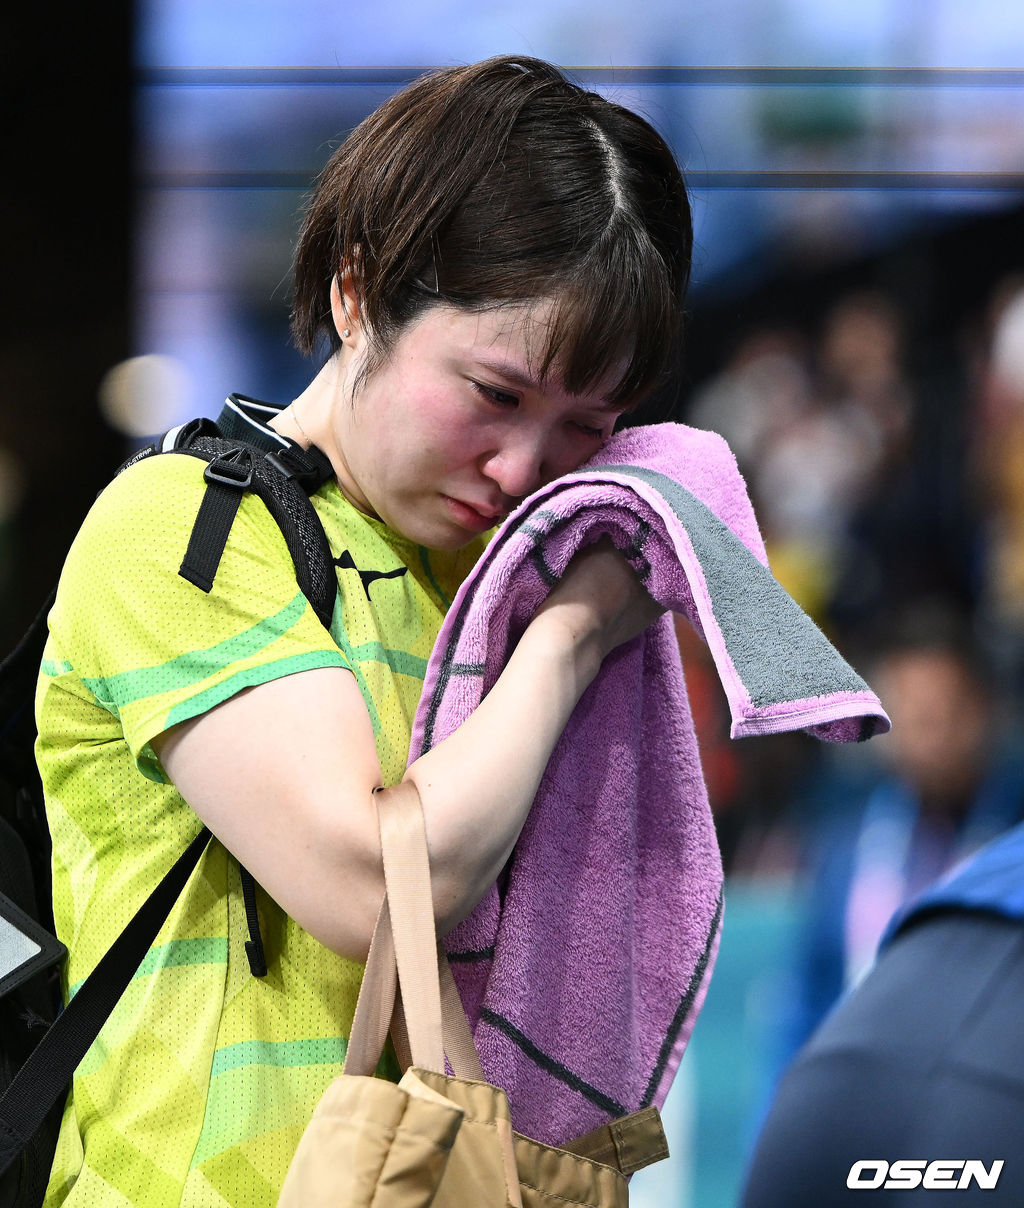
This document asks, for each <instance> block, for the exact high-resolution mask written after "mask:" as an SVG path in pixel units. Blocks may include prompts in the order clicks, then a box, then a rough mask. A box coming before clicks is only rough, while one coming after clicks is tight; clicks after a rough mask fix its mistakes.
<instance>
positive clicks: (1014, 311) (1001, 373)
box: [973, 276, 1024, 699]
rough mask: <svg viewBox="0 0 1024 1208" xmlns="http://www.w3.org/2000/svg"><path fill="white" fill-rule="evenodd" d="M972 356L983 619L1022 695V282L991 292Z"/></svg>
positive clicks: (1012, 686) (1009, 680) (1013, 685)
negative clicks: (981, 517) (980, 501)
mask: <svg viewBox="0 0 1024 1208" xmlns="http://www.w3.org/2000/svg"><path fill="white" fill-rule="evenodd" d="M985 329H986V330H985V331H984V332H983V335H982V337H981V340H980V341H979V344H980V347H978V348H976V349H975V364H974V374H973V377H974V383H973V384H974V391H975V397H976V410H977V418H978V421H979V422H978V425H977V432H976V438H975V441H976V456H975V466H974V468H975V471H976V474H977V481H978V485H979V487H980V493H981V495H982V499H983V504H984V509H985V519H984V527H983V538H984V551H985V553H984V559H983V561H982V567H981V569H982V608H981V611H982V617H983V621H984V625H985V629H986V633H987V635H988V638H989V641H990V643H991V645H992V647H993V651H994V653H995V655H996V657H997V658H998V659H999V660H1000V662H1001V663H1002V665H1003V666H1004V668H1005V672H1006V680H1007V687H1008V688H1009V689H1010V690H1011V691H1015V693H1016V695H1017V697H1018V699H1020V698H1021V689H1022V688H1024V280H1022V279H1021V278H1020V277H1019V276H1018V277H1010V278H1007V279H1005V280H1004V281H1002V282H1000V283H999V285H998V286H997V287H996V289H995V291H994V293H993V297H992V301H991V303H990V306H989V312H988V315H987V317H986V323H985Z"/></svg>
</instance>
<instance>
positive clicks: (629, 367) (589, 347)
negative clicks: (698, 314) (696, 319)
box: [538, 232, 682, 410]
mask: <svg viewBox="0 0 1024 1208" xmlns="http://www.w3.org/2000/svg"><path fill="white" fill-rule="evenodd" d="M622 235H623V233H622V232H619V233H618V234H617V235H616V236H613V237H611V238H609V239H607V240H603V241H602V246H601V247H600V248H598V249H595V252H594V254H592V255H590V256H588V257H587V258H586V260H585V261H584V262H583V263H582V264H581V265H579V266H578V267H577V270H576V271H575V272H573V273H571V274H570V277H569V280H568V281H567V282H561V283H559V284H558V285H557V286H555V288H554V289H553V290H552V294H553V296H554V303H555V305H554V309H553V312H552V314H551V316H550V319H549V324H548V332H547V338H546V342H545V344H544V346H543V351H542V352H541V355H540V358H539V364H538V369H539V371H540V374H541V376H542V377H547V376H548V375H549V374H551V373H552V372H557V374H558V377H559V378H560V380H561V382H562V384H563V385H564V387H565V389H566V390H568V391H569V392H570V393H571V394H584V393H586V392H588V391H590V390H593V389H597V388H602V389H603V390H604V392H605V396H606V398H607V399H608V401H609V402H610V403H612V404H614V405H615V406H621V407H623V408H624V409H625V410H631V409H632V408H634V407H636V406H638V405H639V404H640V403H642V402H643V401H644V400H645V399H646V398H647V397H648V396H649V395H651V394H653V393H654V392H655V391H657V390H658V389H660V388H662V387H665V386H667V385H668V384H669V382H670V381H671V379H672V377H673V376H674V374H675V373H676V372H677V370H678V361H677V356H676V354H677V352H678V348H679V342H680V339H681V335H682V319H681V314H680V307H679V303H678V299H677V298H676V296H675V294H674V291H673V289H672V284H671V282H670V281H669V279H668V275H667V274H666V272H665V266H664V263H663V262H662V260H661V258H660V256H658V255H657V253H656V251H655V249H654V248H653V247H651V246H650V245H648V247H647V248H646V249H643V248H638V247H637V246H636V243H635V241H633V240H631V239H629V238H628V237H626V238H623V237H622ZM645 251H646V254H644V253H645Z"/></svg>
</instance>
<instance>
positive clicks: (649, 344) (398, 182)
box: [293, 56, 693, 405]
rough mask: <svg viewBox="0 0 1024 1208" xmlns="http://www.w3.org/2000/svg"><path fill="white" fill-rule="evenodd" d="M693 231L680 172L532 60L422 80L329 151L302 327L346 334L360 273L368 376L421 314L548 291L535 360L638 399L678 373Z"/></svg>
mask: <svg viewBox="0 0 1024 1208" xmlns="http://www.w3.org/2000/svg"><path fill="white" fill-rule="evenodd" d="M692 243H693V233H692V227H691V221H690V207H689V201H688V199H687V195H686V187H685V185H684V183H683V179H682V176H681V174H680V172H679V169H678V167H677V166H676V163H675V161H674V159H673V157H672V153H671V151H670V150H669V149H668V147H667V146H666V144H665V142H664V140H663V139H662V138H661V136H660V135H659V134H658V133H657V132H656V131H655V130H654V129H653V128H652V127H651V126H650V125H649V124H648V123H647V122H646V121H644V119H643V118H641V117H638V116H637V115H636V114H635V113H632V112H630V111H629V110H628V109H625V108H623V107H622V106H620V105H616V104H613V103H611V102H610V101H607V100H605V99H604V98H603V97H601V96H599V95H597V94H596V93H593V92H588V91H586V90H584V89H582V88H580V87H578V86H577V85H575V84H573V83H571V82H570V81H568V80H567V79H566V78H565V77H564V76H563V75H562V74H561V72H559V71H558V70H557V69H556V68H554V67H552V66H551V65H550V64H548V63H544V62H542V61H540V60H538V59H531V58H521V57H511V56H503V57H500V58H495V59H488V60H486V61H484V62H482V63H477V64H474V65H472V66H469V67H457V68H451V69H447V70H444V71H439V72H436V73H434V74H431V75H427V76H424V77H423V78H421V79H420V80H418V81H417V82H416V83H415V84H413V85H411V86H410V87H409V88H407V89H405V90H404V91H402V92H400V93H397V94H396V95H395V96H394V97H392V98H391V99H390V100H389V101H387V102H386V103H385V104H384V105H382V106H381V108H380V109H378V110H377V111H376V112H375V113H372V114H371V115H370V116H369V117H368V118H366V119H365V121H363V122H361V123H360V124H359V125H358V126H357V127H356V129H355V130H353V131H352V133H351V134H350V135H349V137H348V138H347V139H346V140H345V141H344V143H342V145H341V146H340V147H339V148H338V150H337V151H336V152H335V153H334V155H333V156H332V157H331V159H330V161H329V162H328V164H327V166H326V167H325V168H324V170H323V172H322V173H321V175H320V177H319V179H318V181H317V183H316V186H315V189H314V192H313V194H312V197H311V199H310V202H309V205H308V207H307V210H306V215H305V221H304V224H303V228H302V233H301V236H300V239H299V244H298V247H297V250H296V256H295V301H294V312H293V331H294V334H295V339H296V343H297V344H298V345H299V347H300V348H301V349H303V351H305V352H307V353H313V352H314V351H315V349H316V347H317V345H318V343H319V341H320V340H321V339H323V338H324V337H326V338H327V340H328V341H329V342H330V345H331V348H332V350H333V349H336V348H337V347H338V345H339V337H338V334H337V332H336V331H335V328H334V324H333V322H332V319H331V306H330V286H331V280H332V278H333V277H334V275H335V274H336V273H341V272H343V271H345V270H349V271H351V273H352V282H353V285H354V287H355V290H356V296H357V299H358V305H359V314H360V319H361V321H362V322H363V324H364V326H365V328H366V330H367V335H368V338H369V349H370V360H369V361H368V363H367V364H366V366H365V368H366V371H367V372H372V370H373V369H374V368H375V367H377V366H378V365H380V364H381V363H383V361H384V360H385V359H386V358H387V356H388V354H389V352H390V351H391V349H392V348H393V346H394V341H395V339H396V338H397V336H398V334H399V333H400V331H401V330H402V329H403V327H405V325H406V324H408V323H409V322H410V321H411V320H413V319H414V318H416V317H417V316H418V315H419V314H420V313H421V312H422V311H423V310H424V309H425V308H426V307H428V306H430V305H431V304H433V303H437V302H442V303H447V304H449V305H453V306H456V307H459V308H461V309H464V310H469V311H473V310H483V309H489V308H491V307H495V306H510V305H515V304H522V303H530V302H534V301H537V300H539V299H542V298H553V299H555V301H556V306H555V309H554V312H553V316H552V320H551V322H550V326H549V330H548V333H547V342H546V345H545V347H544V351H543V354H542V357H541V360H540V363H539V365H538V370H539V372H540V374H541V375H542V376H545V375H547V374H548V373H549V372H550V371H551V368H552V366H553V365H555V364H556V363H557V369H558V372H559V374H560V377H561V379H562V381H563V383H564V386H565V388H566V389H567V390H569V391H570V392H572V393H582V392H584V391H586V390H588V389H591V388H593V387H594V386H595V385H596V384H597V383H598V382H601V381H602V380H604V379H605V378H606V375H608V374H615V375H616V376H615V377H614V378H613V379H612V380H613V381H614V383H615V385H614V388H613V389H612V390H611V392H610V393H609V398H610V399H611V400H612V401H614V402H616V403H620V404H624V405H632V404H633V403H635V402H637V401H639V400H640V399H642V398H643V397H645V396H646V395H647V394H649V393H650V392H651V391H652V390H653V389H655V388H656V387H658V386H661V385H663V384H665V383H666V382H667V380H668V379H669V378H670V377H671V376H672V374H673V372H674V371H675V370H676V369H677V366H678V360H679V346H680V337H681V330H682V305H683V296H684V294H685V292H686V285H687V281H688V278H689V269H690V254H691V250H692Z"/></svg>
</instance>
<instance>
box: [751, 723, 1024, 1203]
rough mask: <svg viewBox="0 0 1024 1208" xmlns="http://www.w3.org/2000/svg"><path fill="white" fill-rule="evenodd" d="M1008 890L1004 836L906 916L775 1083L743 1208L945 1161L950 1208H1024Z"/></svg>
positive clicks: (1020, 859)
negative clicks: (953, 1199) (957, 1193)
mask: <svg viewBox="0 0 1024 1208" xmlns="http://www.w3.org/2000/svg"><path fill="white" fill-rule="evenodd" d="M894 732H895V731H894ZM1022 883H1024V827H1020V826H1018V827H1016V828H1014V830H1012V831H1009V832H1008V833H1007V834H1006V835H1004V836H1003V837H1002V838H1000V839H997V840H995V841H994V842H992V843H990V844H989V845H988V846H987V847H985V848H983V849H982V850H981V851H980V852H979V853H978V854H977V855H976V856H975V857H974V858H973V859H972V860H970V861H968V863H967V864H966V865H964V866H962V867H961V868H960V869H959V870H958V872H957V873H956V874H955V875H954V876H953V877H951V878H949V879H946V880H944V881H943V882H941V883H939V884H937V885H933V886H931V887H930V888H929V889H928V890H927V891H926V892H925V893H924V894H923V895H922V897H921V898H919V899H918V900H917V901H916V902H915V904H914V906H913V907H912V908H911V909H910V910H908V912H907V913H906V915H905V916H904V917H903V918H902V920H901V923H900V925H899V926H898V927H894V928H893V929H892V931H893V932H894V934H895V938H892V937H891V936H890V938H889V941H888V942H887V944H886V945H885V946H884V947H883V949H882V952H881V955H880V956H879V959H878V963H877V964H876V965H875V967H874V968H873V969H872V971H871V972H870V973H869V974H868V976H867V978H866V979H865V981H864V982H863V983H862V984H861V985H860V986H859V987H858V988H857V989H856V990H855V991H854V992H853V993H852V994H851V995H850V996H848V997H847V998H846V999H844V1000H843V1001H842V1002H841V1003H840V1004H839V1005H838V1006H837V1008H836V1009H835V1011H834V1012H833V1013H832V1014H831V1015H830V1016H829V1017H828V1018H827V1019H826V1020H825V1022H824V1023H823V1024H822V1025H821V1027H820V1028H819V1030H818V1031H817V1032H816V1033H815V1035H814V1036H813V1038H812V1039H811V1041H810V1042H809V1043H808V1044H807V1046H806V1047H805V1048H804V1049H803V1050H802V1051H801V1053H800V1055H799V1056H798V1057H797V1059H796V1061H795V1062H794V1063H793V1065H792V1067H791V1068H790V1069H789V1071H788V1072H787V1074H786V1076H785V1078H784V1079H783V1081H782V1083H781V1084H780V1087H779V1091H778V1094H777V1096H776V1098H775V1102H774V1103H773V1105H772V1107H771V1110H770V1112H769V1113H768V1117H767V1120H766V1122H765V1126H764V1129H763V1131H762V1133H761V1136H760V1139H759V1141H758V1145H757V1150H756V1152H755V1154H754V1159H753V1162H752V1164H751V1167H750V1171H749V1175H748V1179H747V1187H746V1192H745V1194H744V1197H743V1206H744V1208H804V1206H806V1208H812V1206H813V1208H829V1206H831V1205H835V1204H846V1203H848V1202H850V1201H849V1192H848V1190H847V1188H849V1187H850V1183H849V1182H848V1181H847V1180H848V1179H849V1178H850V1177H851V1171H852V1170H853V1168H854V1164H855V1163H858V1162H862V1163H866V1165H867V1169H866V1170H864V1171H863V1173H862V1174H860V1175H859V1176H854V1177H859V1180H860V1183H861V1187H860V1188H859V1189H863V1190H867V1189H870V1188H871V1187H873V1186H877V1185H879V1184H880V1183H881V1178H882V1177H883V1176H882V1175H881V1174H879V1171H878V1169H877V1168H878V1167H879V1166H880V1165H883V1164H885V1163H892V1162H894V1161H896V1160H897V1159H900V1158H903V1159H916V1160H918V1161H919V1162H920V1163H921V1165H922V1166H923V1164H924V1162H928V1161H936V1160H942V1159H946V1160H947V1164H948V1160H949V1159H951V1158H955V1159H956V1161H955V1162H953V1165H954V1166H955V1167H959V1166H961V1165H962V1166H963V1171H962V1172H961V1171H960V1170H959V1169H956V1170H954V1171H953V1172H950V1171H948V1170H947V1171H946V1174H947V1176H949V1175H950V1174H951V1173H952V1179H953V1182H952V1184H950V1183H949V1182H947V1183H945V1184H939V1185H938V1186H936V1188H935V1189H936V1190H939V1189H947V1190H951V1189H952V1188H953V1187H958V1189H959V1190H961V1191H962V1192H963V1195H962V1196H961V1200H960V1201H959V1202H963V1203H968V1204H975V1203H980V1204H986V1203H991V1204H1008V1205H1010V1204H1012V1205H1014V1208H1016V1206H1017V1205H1019V1204H1020V1203H1022V1202H1024V1168H1022V1167H1021V1164H1020V1163H1019V1161H1017V1157H1018V1154H1019V1153H1020V1151H1021V1144H1022V1141H1024V1126H1022V1124H1021V1109H1022V1108H1024V1042H1022V1033H1021V1029H1020V1026H1019V1021H1020V1002H1021V996H1022V994H1024V895H1022V893H1021V885H1022ZM978 1162H980V1163H982V1164H983V1165H984V1167H985V1175H984V1177H983V1179H982V1181H980V1182H979V1181H978V1179H977V1177H974V1178H973V1179H972V1178H971V1177H969V1176H970V1175H971V1174H973V1172H974V1171H977V1167H976V1166H975V1165H974V1164H975V1163H978ZM968 1163H970V1167H971V1168H970V1170H969V1169H968V1165H967V1164H968ZM891 1173H892V1172H891V1171H890V1174H891ZM992 1176H998V1177H997V1178H996V1179H995V1181H993V1178H992ZM876 1179H877V1183H876V1181H875V1180H876ZM972 1181H973V1182H974V1186H973V1187H972V1186H971V1183H972ZM958 1183H959V1185H958ZM927 1186H928V1184H927V1182H926V1183H925V1185H924V1187H923V1188H922V1190H921V1192H920V1194H921V1195H924V1196H925V1197H926V1198H927ZM903 1189H907V1188H903ZM983 1190H984V1191H985V1192H986V1196H985V1198H982V1196H981V1193H982V1191H983ZM882 1202H885V1203H888V1202H889V1199H888V1197H886V1196H884V1193H883V1201H882ZM943 1202H944V1201H943Z"/></svg>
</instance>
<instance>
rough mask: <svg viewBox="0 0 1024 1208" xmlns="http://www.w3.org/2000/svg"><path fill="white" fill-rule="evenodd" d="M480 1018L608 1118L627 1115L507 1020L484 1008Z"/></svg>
mask: <svg viewBox="0 0 1024 1208" xmlns="http://www.w3.org/2000/svg"><path fill="white" fill-rule="evenodd" d="M480 1018H481V1019H482V1020H483V1022H484V1023H489V1024H490V1025H491V1027H492V1028H497V1029H498V1031H499V1032H501V1033H503V1034H504V1035H505V1036H507V1037H508V1038H509V1040H511V1041H512V1042H513V1043H514V1044H516V1045H518V1046H519V1048H520V1049H522V1051H523V1052H524V1053H525V1054H526V1056H527V1057H529V1058H530V1060H531V1061H532V1062H533V1063H534V1064H535V1065H539V1066H540V1068H541V1069H542V1070H544V1072H545V1073H548V1074H550V1075H551V1076H552V1077H553V1078H557V1079H558V1080H559V1082H564V1083H565V1085H566V1086H569V1087H571V1088H572V1089H573V1090H574V1091H576V1092H577V1093H578V1094H580V1095H582V1096H583V1097H584V1099H589V1100H590V1102H591V1103H593V1104H596V1105H597V1106H598V1107H599V1108H600V1109H601V1110H602V1111H603V1112H607V1113H608V1114H609V1115H610V1116H625V1115H627V1114H628V1110H629V1109H628V1108H626V1107H623V1105H622V1104H621V1103H617V1102H616V1101H615V1100H614V1099H612V1098H611V1097H610V1096H609V1095H606V1094H604V1093H603V1092H602V1091H599V1090H598V1089H597V1088H596V1087H593V1086H591V1085H590V1083H589V1082H584V1081H583V1079H582V1078H580V1077H579V1076H578V1075H577V1074H574V1073H573V1072H572V1070H569V1069H566V1067H565V1066H564V1065H562V1063H561V1062H560V1061H556V1060H555V1059H554V1058H553V1057H549V1056H548V1055H547V1053H544V1052H542V1051H541V1050H540V1049H539V1048H537V1046H536V1045H535V1044H534V1043H533V1041H532V1040H530V1039H529V1038H528V1037H527V1036H525V1035H524V1034H523V1033H522V1032H520V1030H519V1029H518V1028H517V1027H516V1026H515V1024H514V1023H510V1022H509V1021H508V1020H507V1019H505V1018H503V1017H502V1016H501V1015H498V1014H497V1013H496V1012H495V1011H491V1010H489V1009H488V1008H487V1007H484V1008H482V1009H481V1011H480Z"/></svg>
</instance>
